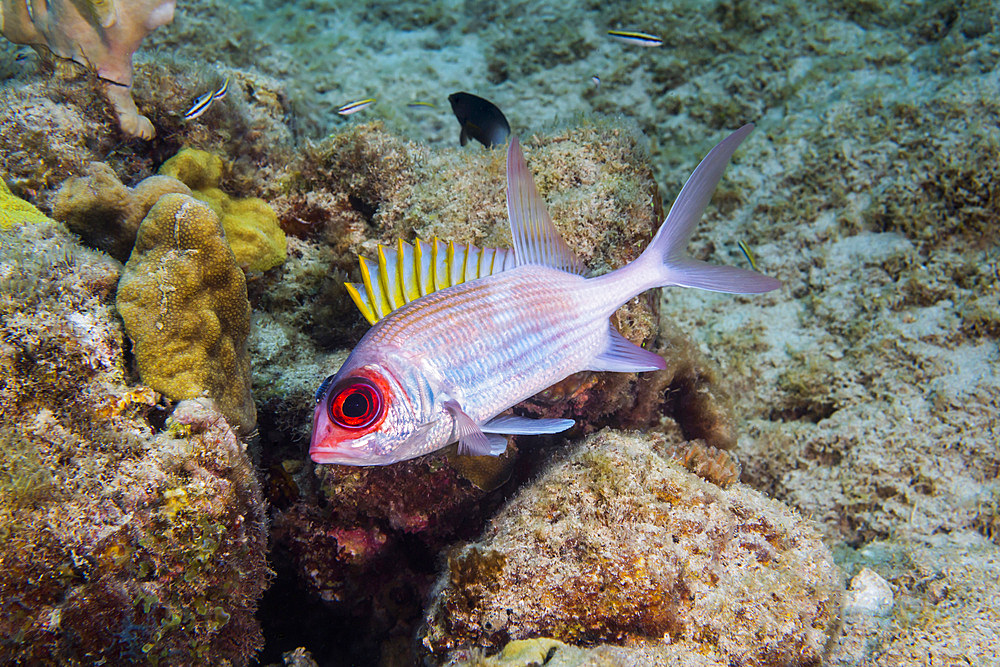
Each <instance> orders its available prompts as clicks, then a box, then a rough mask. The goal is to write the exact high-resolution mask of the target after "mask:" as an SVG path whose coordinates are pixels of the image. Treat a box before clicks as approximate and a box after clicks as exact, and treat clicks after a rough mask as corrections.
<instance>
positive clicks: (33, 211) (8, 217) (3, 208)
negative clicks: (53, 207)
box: [0, 178, 47, 231]
mask: <svg viewBox="0 0 1000 667" xmlns="http://www.w3.org/2000/svg"><path fill="white" fill-rule="evenodd" d="M46 220H47V218H46V217H45V214H44V213H42V212H41V211H39V210H38V209H37V208H35V207H34V206H32V205H31V204H29V203H28V202H26V201H24V200H23V199H21V198H19V197H15V196H14V195H13V194H11V191H10V188H8V187H7V184H6V183H4V181H3V179H2V178H0V231H3V230H6V229H10V228H11V227H15V226H18V225H25V224H37V223H41V222H45V221H46Z"/></svg>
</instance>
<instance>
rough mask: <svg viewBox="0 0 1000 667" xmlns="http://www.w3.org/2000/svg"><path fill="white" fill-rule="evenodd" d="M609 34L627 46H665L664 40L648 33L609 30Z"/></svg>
mask: <svg viewBox="0 0 1000 667" xmlns="http://www.w3.org/2000/svg"><path fill="white" fill-rule="evenodd" d="M608 34H609V35H610V36H611V37H614V38H615V39H617V40H619V41H622V42H625V43H626V44H637V45H639V46H663V40H662V39H660V38H659V37H657V36H656V35H650V34H649V33H647V32H634V31H632V30H608Z"/></svg>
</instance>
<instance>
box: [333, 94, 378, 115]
mask: <svg viewBox="0 0 1000 667" xmlns="http://www.w3.org/2000/svg"><path fill="white" fill-rule="evenodd" d="M373 104H375V98H372V97H369V98H368V99H366V100H358V101H357V102H348V103H347V104H345V105H344V106H342V107H340V108H339V109H337V113H339V114H340V115H341V116H350V115H351V114H352V113H357V112H359V111H361V110H362V109H367V108H368V107H370V106H371V105H373Z"/></svg>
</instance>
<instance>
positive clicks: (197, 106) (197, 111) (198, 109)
mask: <svg viewBox="0 0 1000 667" xmlns="http://www.w3.org/2000/svg"><path fill="white" fill-rule="evenodd" d="M228 92H229V77H228V76H227V77H226V80H225V81H223V82H222V86H220V87H219V89H218V90H216V91H214V92H213V91H209V92H207V93H202V94H201V95H199V96H198V97H196V98H194V103H193V104H192V105H191V108H190V109H188V110H187V113H185V114H184V120H194V119H195V118H198V117H199V116H201V115H202V114H203V113H205V112H206V111H208V109H209V107H211V106H212V102H214V101H215V100H221V99H222V98H224V97H225V96H226V93H228Z"/></svg>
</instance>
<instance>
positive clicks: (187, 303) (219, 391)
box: [117, 194, 256, 433]
mask: <svg viewBox="0 0 1000 667" xmlns="http://www.w3.org/2000/svg"><path fill="white" fill-rule="evenodd" d="M117 305H118V311H119V312H120V313H121V316H122V319H123V320H124V322H125V329H126V331H127V332H128V335H129V337H130V338H131V339H132V341H133V343H134V347H133V352H134V354H135V359H136V365H137V366H138V368H139V374H140V375H141V376H142V379H143V382H145V383H146V384H148V385H149V386H151V387H153V388H154V389H156V390H157V391H160V392H162V393H163V394H164V395H165V396H167V397H169V398H171V399H174V400H180V399H185V398H196V397H198V396H202V395H204V394H207V396H208V397H210V398H211V399H212V400H213V401H215V403H216V405H217V406H218V408H219V410H220V411H221V412H222V413H223V414H224V415H226V418H227V419H228V420H230V422H231V423H232V424H233V425H234V426H235V427H236V428H237V429H238V430H239V431H240V432H242V433H248V432H249V431H251V430H252V429H253V427H254V424H255V423H256V409H255V407H254V403H253V398H252V397H251V395H250V356H249V354H248V353H247V349H246V340H247V335H248V334H249V331H250V304H249V302H248V301H247V291H246V279H245V278H244V276H243V271H242V270H240V268H239V267H238V266H237V265H236V260H235V258H234V257H233V253H232V251H231V250H230V249H229V246H228V245H227V244H226V238H225V235H224V233H223V231H222V226H221V225H220V224H219V219H218V217H217V216H216V215H215V213H214V212H212V209H211V208H209V207H208V206H207V205H205V204H203V203H202V202H200V201H198V200H196V199H194V198H193V197H190V196H188V195H183V194H167V195H164V196H162V197H160V198H159V200H158V201H157V202H156V204H155V205H154V206H153V208H152V209H150V211H149V214H148V215H146V217H145V218H144V219H143V221H142V224H141V225H139V232H138V236H137V238H136V244H135V248H134V249H133V250H132V256H131V257H130V258H129V260H128V262H127V263H126V264H125V270H124V272H123V273H122V277H121V280H120V281H119V283H118V295H117Z"/></svg>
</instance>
